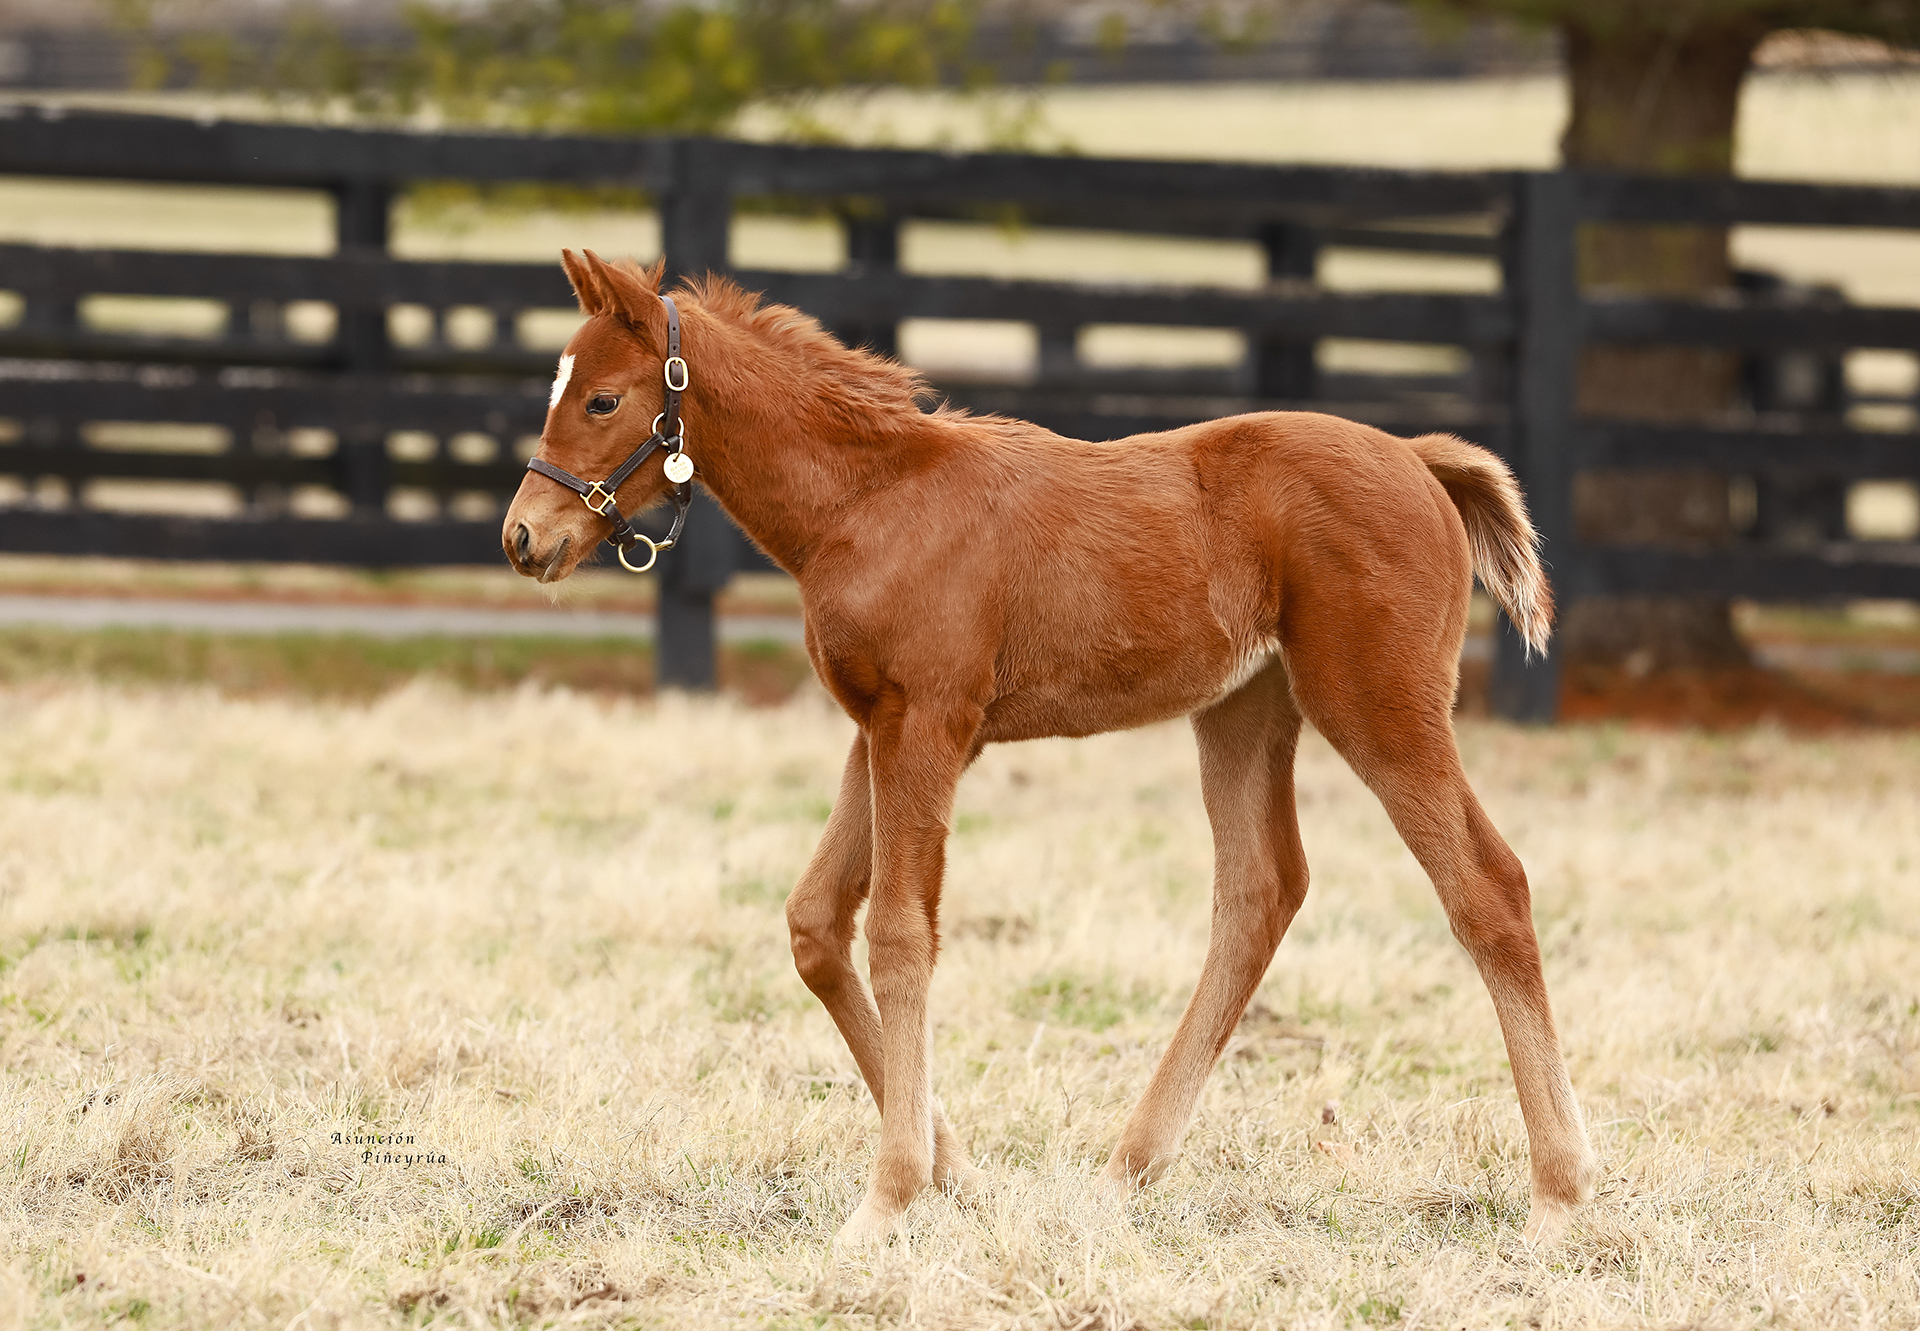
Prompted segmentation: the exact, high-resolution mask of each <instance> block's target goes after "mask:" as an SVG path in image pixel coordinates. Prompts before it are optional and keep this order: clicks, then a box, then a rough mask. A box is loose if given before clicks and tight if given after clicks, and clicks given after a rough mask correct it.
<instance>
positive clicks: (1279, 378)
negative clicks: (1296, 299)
mask: <svg viewBox="0 0 1920 1331" xmlns="http://www.w3.org/2000/svg"><path fill="white" fill-rule="evenodd" d="M1260 247H1261V248H1262V249H1264V250H1265V251H1266V254H1267V279H1268V280H1269V281H1275V282H1280V281H1300V280H1302V279H1304V280H1306V281H1309V282H1311V281H1313V280H1314V277H1315V276H1316V274H1317V272H1318V269H1319V266H1320V237H1319V236H1318V235H1317V234H1316V233H1315V232H1314V230H1313V228H1311V227H1306V226H1301V225H1300V224H1298V223H1296V222H1269V223H1267V224H1266V225H1265V226H1263V227H1261V228H1260ZM1315 377H1316V368H1315V366H1314V344H1313V341H1312V340H1311V339H1308V340H1305V341H1302V340H1301V339H1299V338H1293V337H1273V336H1263V337H1261V338H1260V339H1258V340H1257V341H1256V342H1255V343H1254V345H1253V391H1254V395H1255V396H1256V397H1263V398H1275V399H1279V400H1281V401H1289V402H1305V401H1310V400H1311V399H1312V398H1313V397H1314V388H1315Z"/></svg>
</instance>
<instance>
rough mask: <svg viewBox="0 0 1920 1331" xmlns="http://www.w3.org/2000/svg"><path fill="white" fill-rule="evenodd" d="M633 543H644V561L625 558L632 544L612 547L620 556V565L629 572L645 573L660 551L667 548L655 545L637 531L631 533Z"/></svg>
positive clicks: (658, 556)
mask: <svg viewBox="0 0 1920 1331" xmlns="http://www.w3.org/2000/svg"><path fill="white" fill-rule="evenodd" d="M633 544H634V545H644V546H646V547H647V562H646V563H644V564H634V563H632V562H630V561H629V560H628V559H627V551H628V550H630V549H632V548H633V547H632V546H626V545H616V546H614V547H613V548H614V551H615V552H616V553H617V554H618V555H619V556H620V567H621V568H624V569H625V570H626V571H627V572H629V573H645V572H646V571H647V570H648V569H650V568H652V567H653V565H654V561H655V560H657V559H659V558H660V552H661V551H662V550H664V549H666V548H667V547H666V546H664V545H655V544H654V543H653V542H652V541H649V540H648V539H647V538H646V537H644V536H642V535H641V534H640V533H639V532H635V533H634V534H633Z"/></svg>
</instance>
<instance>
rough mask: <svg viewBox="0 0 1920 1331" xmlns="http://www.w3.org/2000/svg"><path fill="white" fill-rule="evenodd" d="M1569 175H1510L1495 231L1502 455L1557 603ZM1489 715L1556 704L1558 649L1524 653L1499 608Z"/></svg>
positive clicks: (1564, 463) (1520, 714) (1573, 340)
mask: <svg viewBox="0 0 1920 1331" xmlns="http://www.w3.org/2000/svg"><path fill="white" fill-rule="evenodd" d="M1575 189H1576V179H1575V177H1574V176H1573V175H1571V174H1570V173H1568V172H1565V171H1555V172H1529V173H1526V174H1524V175H1520V176H1518V177H1517V178H1516V182H1515V189H1514V211H1513V215H1512V217H1511V218H1510V219H1509V220H1508V224H1507V230H1506V234H1505V236H1504V238H1503V240H1504V243H1503V246H1502V260H1503V268H1504V270H1505V271H1504V277H1505V285H1506V289H1507V297H1508V299H1509V300H1510V301H1511V302H1512V308H1513V311H1514V316H1515V318H1514V322H1515V324H1516V326H1517V332H1516V335H1515V340H1514V366H1513V376H1512V380H1511V382H1512V385H1513V394H1512V397H1511V399H1510V401H1511V403H1512V424H1511V428H1510V430H1509V434H1508V437H1509V439H1510V440H1511V441H1512V442H1511V445H1510V446H1511V448H1512V450H1513V453H1512V456H1511V457H1510V458H1509V459H1508V460H1509V461H1510V462H1511V463H1512V464H1513V467H1514V470H1515V471H1516V472H1517V473H1518V474H1519V477H1520V484H1521V485H1522V486H1523V487H1525V489H1526V492H1527V507H1528V509H1529V511H1530V512H1531V513H1532V515H1533V525H1534V526H1535V527H1536V528H1537V529H1538V530H1539V532H1540V537H1541V551H1540V553H1541V558H1542V559H1543V560H1544V561H1545V563H1546V565H1547V573H1548V577H1549V579H1550V580H1551V581H1552V582H1553V584H1554V587H1555V591H1556V593H1557V596H1558V599H1559V600H1560V602H1561V609H1562V613H1564V612H1565V608H1566V605H1567V603H1568V602H1570V601H1571V600H1572V598H1573V594H1574V592H1575V590H1576V589H1577V584H1578V574H1577V570H1576V568H1575V564H1576V561H1577V559H1578V553H1577V551H1576V550H1575V548H1574V542H1573V466H1572V445H1573V438H1572V435H1573V425H1574V394H1575V390H1576V388H1577V387H1578V381H1579V373H1580V338H1581V329H1580V319H1581V310H1580V289H1579V283H1578V275H1577V272H1576V268H1575V260H1576V257H1577V255H1576V249H1575V234H1576V228H1577V226H1578V224H1579V213H1578V200H1577V197H1576V194H1575ZM1487 697H1488V702H1489V703H1490V705H1491V708H1492V711H1493V714H1494V715H1495V716H1500V717H1505V718H1506V719H1507V720H1509V721H1527V722H1535V723H1549V722H1552V721H1553V720H1554V719H1555V718H1556V717H1557V716H1558V715H1559V711H1560V657H1559V653H1558V652H1557V651H1556V650H1555V648H1554V646H1553V644H1552V643H1551V642H1550V643H1549V644H1548V647H1547V651H1546V653H1545V654H1544V655H1536V656H1534V657H1533V658H1532V659H1531V660H1529V659H1528V656H1527V651H1526V644H1525V643H1524V642H1523V641H1522V640H1521V638H1520V635H1519V633H1518V632H1517V631H1516V630H1515V629H1514V627H1513V625H1512V624H1511V623H1510V622H1508V620H1507V616H1506V614H1505V613H1504V612H1502V613H1501V615H1500V617H1499V622H1498V624H1497V625H1496V627H1495V631H1494V643H1493V669H1492V672H1491V678H1490V679H1489V681H1488V686H1487Z"/></svg>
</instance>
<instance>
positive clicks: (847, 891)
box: [787, 735, 980, 1190]
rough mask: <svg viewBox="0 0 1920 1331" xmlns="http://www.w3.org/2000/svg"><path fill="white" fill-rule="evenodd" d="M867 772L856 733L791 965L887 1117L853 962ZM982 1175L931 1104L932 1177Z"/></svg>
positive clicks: (815, 863) (869, 1009)
mask: <svg viewBox="0 0 1920 1331" xmlns="http://www.w3.org/2000/svg"><path fill="white" fill-rule="evenodd" d="M871 791H872V787H871V785H870V784H869V780H868V775H867V740H866V736H865V735H856V736H855V737H854V741H853V751H852V752H851V753H849V754H848V755H847V767H846V771H845V772H844V773H843V774H842V776H841V778H840V795H839V798H838V799H836V800H834V802H833V813H832V815H831V816H829V818H828V819H827V830H826V831H825V832H824V833H822V834H821V837H820V844H819V845H818V846H817V847H815V849H814V852H813V859H812V860H811V861H810V862H809V863H808V865H807V870H806V872H805V873H804V874H802V875H801V877H800V882H799V884H798V886H796V887H795V888H794V889H793V892H792V894H791V895H789V896H788V897H787V928H788V930H789V932H790V934H791V936H792V943H793V964H794V968H795V969H796V970H798V971H799V972H800V978H801V979H802V980H805V981H806V984H807V988H809V989H811V990H812V991H813V994H814V997H816V998H818V999H819V1000H820V1002H821V1004H822V1005H823V1006H825V1008H826V1009H827V1012H828V1014H829V1015H830V1016H831V1017H832V1018H833V1024H834V1025H836V1026H838V1027H839V1028H840V1034H841V1036H842V1038H844V1039H845V1040H846V1042H847V1048H848V1049H850V1050H852V1051H853V1061H854V1062H855V1063H857V1064H859V1066H860V1075H861V1076H862V1077H864V1078H865V1079H866V1083H867V1089H868V1090H869V1091H871V1092H872V1093H873V1103H874V1104H875V1106H876V1107H878V1108H879V1109H880V1111H881V1113H882V1114H883V1115H884V1114H885V1113H886V1093H885V1086H884V1083H883V1080H882V1075H881V1059H880V1013H879V1011H878V1010H877V1009H876V1008H875V1007H874V1004H873V995H872V994H871V993H870V992H869V991H868V989H867V986H866V982H865V981H863V980H862V979H861V978H860V972H859V970H857V969H856V968H855V967H854V964H853V930H854V917H855V916H856V915H857V914H858V913H859V911H860V903H861V902H863V901H865V900H866V897H867V888H868V884H869V883H870V882H871V881H872V876H873V797H872V793H871ZM979 1177H980V1171H979V1170H977V1169H975V1168H974V1167H973V1165H972V1164H971V1163H969V1162H968V1160H967V1153H966V1151H965V1150H963V1149H962V1148H961V1146H960V1140H959V1138H958V1137H956V1136H954V1132H953V1129H952V1128H951V1127H949V1126H948V1125H947V1120H946V1117H945V1116H944V1115H943V1114H941V1112H940V1106H939V1105H937V1104H936V1105H935V1106H934V1107H933V1178H934V1181H935V1182H936V1183H944V1184H946V1185H948V1186H950V1187H954V1188H959V1189H962V1190H965V1189H968V1188H970V1187H972V1186H973V1185H974V1184H975V1183H976V1182H977V1180H978V1179H979Z"/></svg>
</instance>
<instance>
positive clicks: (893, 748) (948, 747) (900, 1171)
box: [840, 694, 980, 1244]
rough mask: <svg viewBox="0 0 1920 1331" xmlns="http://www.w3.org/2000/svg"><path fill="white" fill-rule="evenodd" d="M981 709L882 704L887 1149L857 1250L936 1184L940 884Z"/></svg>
mask: <svg viewBox="0 0 1920 1331" xmlns="http://www.w3.org/2000/svg"><path fill="white" fill-rule="evenodd" d="M979 724H980V716H979V712H978V711H977V710H973V711H971V712H961V713H960V714H958V715H956V714H955V712H954V711H952V710H946V709H941V710H935V709H931V708H924V707H914V706H910V705H909V704H908V703H907V701H906V699H905V698H904V697H901V696H899V695H897V694H895V695H890V696H885V697H883V698H882V699H881V700H880V702H879V703H878V704H877V705H876V706H875V708H874V711H873V715H872V717H871V718H870V721H869V724H868V727H867V735H868V745H869V770H870V772H871V777H872V782H873V905H872V908H871V909H870V910H869V911H868V913H867V947H868V957H869V961H870V963H871V966H872V970H873V997H874V1001H875V1003H876V1004H877V1005H878V1007H879V1011H880V1062H881V1074H880V1075H881V1079H882V1081H883V1082H884V1084H885V1086H886V1101H885V1103H884V1104H883V1105H882V1106H881V1110H880V1120H881V1122H880V1150H879V1152H878V1154H877V1155H876V1156H875V1158H874V1162H873V1176H872V1178H871V1179H870V1180H869V1182H868V1184H867V1195H866V1198H865V1199H864V1200H863V1201H862V1202H861V1203H860V1208H859V1209H858V1210H857V1211H855V1212H854V1213H853V1216H852V1218H850V1219H849V1220H848V1221H847V1223H846V1226H845V1227H844V1228H843V1229H842V1230H841V1231H840V1240H841V1242H843V1243H848V1244H866V1243H872V1242H874V1241H876V1240H879V1239H881V1238H884V1237H885V1236H886V1233H887V1231H888V1230H889V1229H890V1228H891V1227H892V1225H893V1223H894V1221H895V1220H897V1219H898V1218H899V1217H900V1215H901V1214H902V1213H903V1212H905V1211H906V1209H907V1205H908V1203H910V1202H911V1201H912V1200H913V1199H914V1196H915V1195H916V1194H918V1193H919V1191H920V1190H921V1189H922V1188H924V1187H926V1186H927V1184H928V1183H929V1182H931V1181H932V1178H933V1162H934V1122H935V1110H934V1105H933V1082H932V1077H931V1075H930V1072H929V1069H928V1065H927V1045H928V1015H927V988H928V986H929V985H930V984H931V983H932V980H933V960H934V954H935V953H936V951H937V950H938V948H939V942H940V938H939V922H938V920H939V911H940V878H941V872H942V870H943V868H944V866H945V861H946V846H947V818H948V815H949V813H950V812H951V810H952V808H953V792H954V787H955V786H956V785H958V783H959V780H960V773H961V772H962V771H964V770H965V768H966V763H967V757H968V755H969V753H970V752H971V749H972V743H973V736H974V733H975V731H977V730H978V728H979Z"/></svg>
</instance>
